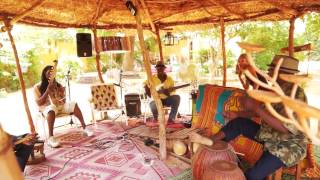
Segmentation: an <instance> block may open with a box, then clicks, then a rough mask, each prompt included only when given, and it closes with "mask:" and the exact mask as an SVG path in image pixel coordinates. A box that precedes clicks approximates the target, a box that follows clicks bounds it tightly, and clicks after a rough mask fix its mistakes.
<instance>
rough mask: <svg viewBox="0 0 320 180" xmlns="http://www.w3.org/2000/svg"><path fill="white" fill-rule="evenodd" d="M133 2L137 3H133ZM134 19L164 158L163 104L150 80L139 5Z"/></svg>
mask: <svg viewBox="0 0 320 180" xmlns="http://www.w3.org/2000/svg"><path fill="white" fill-rule="evenodd" d="M135 4H137V3H135ZM135 19H136V22H137V31H138V37H139V44H140V47H141V51H142V56H143V62H144V67H145V70H146V73H147V78H148V83H149V85H150V90H151V95H152V97H153V99H154V101H155V104H156V106H157V110H158V112H159V143H160V159H161V160H165V159H166V158H167V148H166V129H165V119H164V112H163V106H162V103H161V100H160V97H159V94H158V92H157V91H156V89H155V87H154V83H153V81H152V75H151V64H150V60H149V56H147V54H146V53H147V50H146V47H145V43H144V37H143V29H142V23H141V17H140V10H139V7H137V14H136V16H135Z"/></svg>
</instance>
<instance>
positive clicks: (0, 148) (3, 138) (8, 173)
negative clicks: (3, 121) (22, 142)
mask: <svg viewBox="0 0 320 180" xmlns="http://www.w3.org/2000/svg"><path fill="white" fill-rule="evenodd" d="M0 172H1V175H0V176H1V179H8V180H22V179H23V177H22V173H21V170H20V167H19V165H18V162H17V159H16V157H15V155H14V153H13V150H12V144H11V139H10V137H9V136H8V134H7V133H5V132H4V131H3V130H2V127H1V125H0Z"/></svg>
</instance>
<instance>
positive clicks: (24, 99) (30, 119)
mask: <svg viewBox="0 0 320 180" xmlns="http://www.w3.org/2000/svg"><path fill="white" fill-rule="evenodd" d="M4 24H5V26H6V29H7V33H8V36H9V39H10V42H11V46H12V49H13V53H14V58H15V60H16V66H17V72H18V77H19V82H20V87H21V93H22V97H23V102H24V108H25V111H26V113H27V117H28V123H29V128H30V132H31V133H35V132H36V130H35V128H34V124H33V120H32V116H31V113H30V109H29V104H28V99H27V94H26V86H25V84H24V80H23V76H22V71H21V66H20V60H19V56H18V51H17V48H16V45H15V43H14V39H13V36H12V34H11V29H12V26H11V25H10V21H4Z"/></svg>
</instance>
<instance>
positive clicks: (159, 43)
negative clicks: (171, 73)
mask: <svg viewBox="0 0 320 180" xmlns="http://www.w3.org/2000/svg"><path fill="white" fill-rule="evenodd" d="M156 36H157V42H158V47H159V55H160V61H161V62H163V52H162V44H161V38H160V31H159V26H156Z"/></svg>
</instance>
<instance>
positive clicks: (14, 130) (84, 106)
mask: <svg viewBox="0 0 320 180" xmlns="http://www.w3.org/2000/svg"><path fill="white" fill-rule="evenodd" d="M311 66H312V68H313V69H312V68H311V69H310V72H309V73H310V74H311V75H312V76H313V79H312V80H311V81H310V82H309V83H308V85H307V87H306V88H305V90H306V93H307V96H308V100H309V104H310V105H312V106H315V107H317V108H320V103H319V100H320V88H319V84H320V63H316V64H312V65H311ZM228 79H232V80H231V81H229V82H228V84H227V85H228V86H234V87H240V83H239V82H238V81H237V80H236V77H231V78H230V76H228ZM142 83H143V78H131V79H130V78H124V80H123V92H122V94H123V96H124V95H125V94H128V93H139V94H141V93H143V88H142V87H143V86H142ZM181 84H183V83H181ZM70 87H71V99H72V100H73V101H76V102H78V104H79V107H80V109H81V110H82V112H83V115H84V118H85V122H86V123H91V120H92V117H91V110H90V105H89V102H88V99H89V97H90V84H79V83H75V82H72V83H71V86H70ZM116 90H117V94H118V103H119V105H120V104H121V97H120V88H119V87H116ZM190 91H191V88H190V87H188V88H184V89H180V90H178V91H177V94H179V95H180V96H181V105H180V108H179V112H180V113H181V114H191V100H190V95H189V93H190ZM27 98H28V102H29V108H30V111H31V114H32V116H33V120H34V124H35V125H37V124H38V128H42V124H41V121H39V120H38V119H39V118H38V117H37V114H38V113H37V112H38V111H37V106H36V104H35V102H34V96H33V91H32V89H27ZM122 102H123V103H122V104H124V98H122ZM141 106H142V112H144V111H145V110H147V112H148V113H150V111H149V109H148V106H146V105H145V104H144V103H142V105H141ZM69 121H70V118H69V117H66V118H60V119H59V121H57V124H58V125H59V124H67V123H68V122H69ZM74 121H76V122H78V121H77V119H76V118H74ZM0 123H1V124H2V126H3V128H4V129H5V130H6V131H8V132H9V133H11V134H16V135H18V134H22V133H26V132H29V126H28V122H27V115H26V112H25V108H24V103H23V99H22V94H21V91H18V92H15V93H9V94H7V95H6V97H2V98H0ZM314 126H315V127H317V124H314ZM38 132H42V129H41V130H38Z"/></svg>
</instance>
